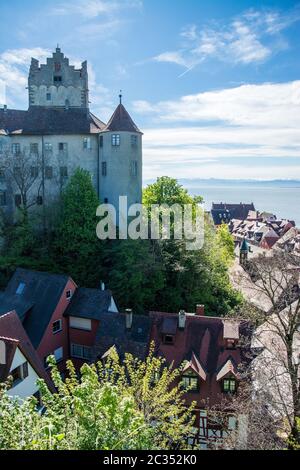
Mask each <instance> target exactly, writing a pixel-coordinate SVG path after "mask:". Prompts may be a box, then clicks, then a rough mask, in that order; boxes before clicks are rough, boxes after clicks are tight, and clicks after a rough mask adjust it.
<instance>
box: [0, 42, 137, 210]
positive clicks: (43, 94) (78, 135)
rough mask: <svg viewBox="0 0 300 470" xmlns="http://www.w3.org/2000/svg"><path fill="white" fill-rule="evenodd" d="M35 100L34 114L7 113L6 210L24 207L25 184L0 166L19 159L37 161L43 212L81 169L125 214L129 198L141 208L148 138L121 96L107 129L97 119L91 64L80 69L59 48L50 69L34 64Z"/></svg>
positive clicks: (2, 113) (1, 135)
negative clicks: (123, 200)
mask: <svg viewBox="0 0 300 470" xmlns="http://www.w3.org/2000/svg"><path fill="white" fill-rule="evenodd" d="M28 98H29V107H28V110H27V111H20V110H15V109H8V108H7V106H4V108H3V109H0V208H2V209H4V210H5V211H7V212H14V210H15V207H16V206H20V205H21V204H22V202H23V201H22V198H23V197H24V195H23V193H22V191H21V190H20V189H22V188H21V185H20V184H18V180H17V179H16V178H11V177H9V174H8V173H9V172H8V171H7V168H6V167H7V166H8V165H6V166H5V165H2V166H1V162H2V163H3V161H4V160H6V161H8V162H9V158H10V156H12V157H13V158H16V157H18V155H19V156H20V161H21V164H22V165H23V163H24V160H25V159H27V160H26V161H28V162H30V161H31V162H32V163H31V165H32V166H31V168H30V172H29V173H30V174H29V177H28V179H29V185H30V192H31V195H33V197H34V198H35V202H36V203H37V204H38V205H40V206H45V205H47V204H49V203H50V202H51V201H53V200H55V198H56V197H57V195H58V194H59V191H61V189H62V187H63V186H64V185H65V184H66V182H67V180H68V178H69V177H70V176H71V175H72V173H73V172H74V171H75V169H76V168H78V167H80V168H83V169H85V170H87V171H88V172H89V173H90V175H91V178H92V182H93V185H94V187H95V190H96V192H97V194H98V197H99V200H100V201H101V202H102V203H103V202H105V203H110V204H113V205H114V206H115V208H116V209H118V203H119V196H122V195H126V196H127V198H128V205H131V204H134V203H137V202H141V198H142V132H141V131H140V130H139V129H138V127H137V126H136V124H135V123H134V122H133V120H132V119H131V117H130V115H129V114H128V112H127V111H126V109H125V107H124V106H123V104H122V96H121V95H120V103H119V105H118V106H117V108H116V110H115V112H114V113H113V115H112V117H111V118H110V120H109V122H108V123H107V124H105V123H104V122H102V121H101V120H100V119H98V118H97V117H96V116H95V115H94V114H92V113H91V111H90V109H89V89H88V70H87V62H83V63H82V64H81V68H80V69H76V68H75V67H74V66H73V65H70V63H69V59H68V58H67V57H65V56H64V54H63V53H62V52H61V49H60V48H59V47H57V48H56V51H55V52H54V53H53V54H52V57H51V58H48V59H47V61H46V64H40V63H39V61H38V60H36V59H32V60H31V65H30V71H29V77H28ZM21 157H22V158H21ZM13 158H11V160H13ZM30 158H31V160H30ZM35 162H36V163H35ZM21 164H20V165H18V166H21ZM15 170H16V171H19V172H20V168H17V169H14V171H15ZM10 173H11V174H12V173H13V171H10ZM27 173H28V171H27ZM27 176H28V175H27ZM30 178H31V181H30Z"/></svg>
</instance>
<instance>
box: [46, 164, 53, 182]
mask: <svg viewBox="0 0 300 470" xmlns="http://www.w3.org/2000/svg"><path fill="white" fill-rule="evenodd" d="M45 178H46V180H51V179H52V178H53V168H52V166H46V168H45Z"/></svg>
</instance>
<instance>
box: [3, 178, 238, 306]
mask: <svg viewBox="0 0 300 470" xmlns="http://www.w3.org/2000/svg"><path fill="white" fill-rule="evenodd" d="M143 200H144V203H145V204H146V205H147V206H148V207H150V206H151V205H152V204H159V205H160V204H163V203H165V204H168V205H172V204H175V203H176V204H180V205H183V204H192V205H193V207H194V208H196V206H197V205H198V204H199V202H201V201H202V198H201V197H192V196H191V195H190V194H189V193H188V192H187V191H186V189H184V188H183V187H182V186H181V185H179V184H178V182H177V180H175V179H173V178H168V177H162V178H158V180H157V182H156V183H154V184H151V185H149V186H148V187H147V188H146V189H145V190H144V194H143ZM98 204H99V202H98V198H97V195H96V193H95V190H94V188H93V185H92V182H91V178H90V175H89V173H88V172H86V171H84V170H82V169H78V170H76V172H75V173H74V175H73V176H72V177H71V178H70V180H69V182H68V184H67V186H66V188H65V190H64V192H63V195H62V205H61V206H62V210H61V213H60V216H59V218H58V220H57V222H56V227H55V226H54V227H53V230H52V231H50V230H48V233H47V234H46V235H47V236H45V234H41V233H40V232H38V231H37V230H34V229H33V226H34V221H32V220H31V218H30V221H29V219H27V218H25V217H23V219H22V218H20V219H19V221H18V222H17V224H14V225H11V224H4V225H3V227H2V228H3V236H4V238H5V240H6V243H5V245H4V250H3V252H2V256H1V255H0V288H4V287H5V286H6V283H7V281H8V279H9V278H10V276H11V275H12V274H13V272H14V270H15V268H16V267H18V266H20V267H24V268H28V269H36V270H41V271H49V272H57V273H60V272H61V273H67V274H69V275H70V276H71V277H72V278H73V279H74V281H75V282H76V283H77V284H79V285H82V286H85V287H94V288H97V287H99V284H100V280H103V281H105V283H106V285H107V286H108V288H110V289H111V290H112V291H113V294H114V297H115V299H116V300H117V303H118V306H119V308H126V307H131V308H133V309H134V310H135V311H136V312H144V311H146V310H153V309H159V310H166V311H173V312H174V311H178V310H179V309H181V308H184V309H186V310H189V311H194V309H195V305H196V304H197V303H199V302H201V303H204V304H205V305H206V311H207V313H209V314H211V315H224V314H226V313H227V312H228V311H230V310H231V309H232V308H234V307H235V306H236V305H237V304H238V303H239V301H240V298H239V295H238V294H237V293H236V292H235V291H234V290H233V289H232V288H231V285H230V282H229V276H228V268H229V266H230V264H231V263H232V260H233V256H234V244H233V240H232V237H231V235H230V233H229V231H228V229H227V227H226V226H225V225H224V226H221V227H220V228H219V230H218V231H217V232H216V231H215V229H214V227H212V226H211V224H210V221H209V220H208V219H207V220H206V223H205V243H204V247H203V248H202V249H201V250H195V251H187V250H186V246H185V241H184V240H174V239H171V240H154V241H152V240H104V241H100V240H99V239H98V238H97V237H96V225H97V222H98V220H97V217H96V208H97V206H98ZM56 212H57V207H55V213H56Z"/></svg>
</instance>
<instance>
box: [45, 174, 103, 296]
mask: <svg viewBox="0 0 300 470" xmlns="http://www.w3.org/2000/svg"><path fill="white" fill-rule="evenodd" d="M98 205H99V200H98V197H97V194H96V192H95V190H94V188H93V185H92V181H91V176H90V174H89V173H88V172H87V171H86V170H82V169H80V168H78V169H77V170H76V171H75V173H74V174H73V175H72V177H71V178H70V181H69V182H68V184H67V186H66V187H65V189H64V190H63V193H62V204H61V215H60V220H59V223H58V228H57V230H56V233H55V237H54V242H53V249H54V254H55V257H56V259H57V260H58V265H59V266H60V269H61V270H62V271H63V272H66V273H68V274H70V275H71V276H72V277H73V278H74V280H75V281H76V282H78V283H82V284H85V285H90V284H94V283H95V277H97V273H98V272H99V267H101V263H100V262H99V257H100V254H101V243H100V241H99V240H98V239H97V236H96V226H97V218H96V209H97V207H98ZM97 264H98V266H97ZM100 279H101V275H99V277H98V284H99V283H100ZM90 287H92V285H90Z"/></svg>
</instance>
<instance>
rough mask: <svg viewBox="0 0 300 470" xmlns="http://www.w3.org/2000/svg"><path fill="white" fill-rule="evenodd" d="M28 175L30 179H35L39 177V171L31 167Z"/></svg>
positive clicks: (35, 167)
mask: <svg viewBox="0 0 300 470" xmlns="http://www.w3.org/2000/svg"><path fill="white" fill-rule="evenodd" d="M30 175H31V178H37V177H38V176H39V169H38V167H37V166H32V167H31V168H30Z"/></svg>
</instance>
